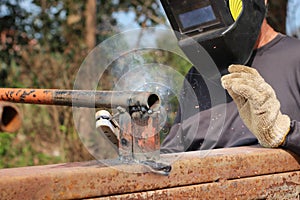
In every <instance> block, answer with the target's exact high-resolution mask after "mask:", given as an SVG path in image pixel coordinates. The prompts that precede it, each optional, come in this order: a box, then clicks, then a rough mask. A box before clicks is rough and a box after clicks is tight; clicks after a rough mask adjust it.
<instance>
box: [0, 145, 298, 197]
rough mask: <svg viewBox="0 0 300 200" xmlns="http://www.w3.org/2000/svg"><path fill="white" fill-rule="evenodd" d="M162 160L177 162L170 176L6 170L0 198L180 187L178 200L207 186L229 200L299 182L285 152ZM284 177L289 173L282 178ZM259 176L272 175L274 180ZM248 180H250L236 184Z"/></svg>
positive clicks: (118, 169)
mask: <svg viewBox="0 0 300 200" xmlns="http://www.w3.org/2000/svg"><path fill="white" fill-rule="evenodd" d="M161 157H162V160H168V159H177V160H176V161H174V163H173V164H172V171H171V173H170V175H169V176H160V175H157V174H152V173H129V172H124V171H130V170H131V171H142V170H143V166H141V165H135V164H134V165H121V164H116V165H115V166H114V167H106V166H103V165H101V164H99V163H95V162H85V163H70V164H59V165H48V166H35V167H24V168H15V169H2V170H0V199H20V198H21V199H80V198H93V197H107V196H113V195H118V194H120V195H121V194H129V193H139V192H143V191H154V192H156V191H158V192H159V190H161V191H165V190H166V189H173V190H176V188H178V191H177V194H176V193H174V197H175V196H176V195H180V193H182V195H185V194H184V192H183V191H184V190H181V189H180V188H181V187H187V189H189V187H190V191H193V188H195V187H196V186H197V185H203V184H204V185H207V186H205V187H204V186H203V187H202V186H201V187H199V189H197V190H200V191H202V189H203V188H204V189H203V191H204V192H207V193H210V195H211V194H213V195H217V194H218V192H220V194H222V191H221V190H223V189H224V191H228V192H229V194H228V195H229V196H230V192H231V194H234V193H237V194H243V193H245V192H247V191H250V190H251V189H252V190H253V188H258V190H257V191H260V190H263V189H264V188H266V190H268V191H270V192H271V191H272V190H276V188H277V189H286V190H291V191H292V189H291V187H294V186H295V185H298V183H299V170H300V164H299V158H298V157H296V156H295V155H293V154H291V153H289V152H286V151H284V150H282V149H266V148H254V147H239V148H228V149H217V150H212V151H201V152H200V151H197V152H188V153H182V154H169V155H161ZM284 172H289V173H287V175H285V176H284V175H281V174H278V173H284ZM271 174H275V175H271ZM277 175H278V176H277ZM259 176H261V177H268V176H271V177H272V176H274V179H272V178H269V179H264V178H260V177H259ZM256 177H257V179H256ZM280 177H281V178H282V179H280ZM245 178H247V180H248V179H249V180H251V181H250V182H249V183H248V182H244V181H242V182H238V180H242V179H243V180H244V179H245ZM227 180H229V181H227ZM265 180H266V181H265ZM268 180H269V181H268ZM272 180H273V182H272ZM234 181H236V182H234ZM243 184H245V185H244V186H243ZM247 184H249V186H247ZM268 184H269V185H268ZM272 185H273V186H274V187H273V186H272ZM276 185H277V186H276ZM242 186H243V187H242ZM271 186H272V187H271ZM275 186H276V187H275ZM288 186H291V187H288ZM227 187H228V190H226V188H227ZM196 188H197V187H196ZM238 188H241V189H238ZM247 188H248V189H247ZM261 188H262V189H261ZM195 190H196V189H195ZM197 190H196V191H197ZM296 190H297V191H298V186H297V187H296ZM251 193H252V192H251ZM254 193H255V190H253V194H254ZM161 195H164V194H161ZM186 195H187V193H186ZM207 195H208V194H207ZM161 197H163V196H161ZM183 197H184V196H183ZM250 197H251V196H250ZM167 198H168V196H167ZM155 199H156V198H155ZM158 199H159V198H158Z"/></svg>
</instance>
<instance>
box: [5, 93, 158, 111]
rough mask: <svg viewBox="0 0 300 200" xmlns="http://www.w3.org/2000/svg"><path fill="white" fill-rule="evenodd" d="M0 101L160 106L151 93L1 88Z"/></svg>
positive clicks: (79, 105)
mask: <svg viewBox="0 0 300 200" xmlns="http://www.w3.org/2000/svg"><path fill="white" fill-rule="evenodd" d="M0 100H2V101H9V102H14V103H30V104H46V105H64V106H78V107H92V108H103V107H105V108H111V107H117V106H123V107H126V108H127V107H128V106H135V105H140V106H146V107H148V108H150V107H151V106H153V105H154V104H159V101H160V99H159V96H158V95H157V94H154V93H150V92H131V91H93V90H57V89H24V88H0Z"/></svg>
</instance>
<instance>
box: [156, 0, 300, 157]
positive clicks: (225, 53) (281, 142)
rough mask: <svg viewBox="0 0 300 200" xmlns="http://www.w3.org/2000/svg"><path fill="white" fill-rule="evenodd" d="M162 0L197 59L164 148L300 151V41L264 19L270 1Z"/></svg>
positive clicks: (184, 46) (191, 55)
mask: <svg viewBox="0 0 300 200" xmlns="http://www.w3.org/2000/svg"><path fill="white" fill-rule="evenodd" d="M161 2H162V5H163V8H164V10H165V11H166V14H167V17H168V20H169V21H170V24H171V26H172V28H173V30H174V33H175V35H176V37H177V39H178V44H179V46H180V47H181V49H182V50H183V52H184V53H185V54H186V56H187V57H188V58H189V60H190V61H191V62H192V63H193V65H194V66H193V67H192V68H191V69H190V71H189V72H188V74H187V75H186V81H185V82H184V84H183V89H182V94H181V97H180V108H179V110H178V113H177V116H176V119H175V123H174V125H173V126H172V128H171V131H170V133H169V134H168V135H167V137H166V138H165V140H164V141H163V143H162V146H161V152H162V153H170V152H183V151H193V150H202V149H213V148H225V147H237V146H250V145H258V146H262V147H267V148H284V149H288V150H291V151H293V152H295V153H297V154H299V155H300V54H299V52H300V41H299V40H298V39H295V38H292V37H289V36H286V35H283V34H281V33H279V32H276V31H275V30H274V29H273V28H272V27H271V26H270V25H269V24H268V22H267V19H266V15H267V8H268V0H224V1H220V0H189V1H185V0H184V1H182V0H161ZM214 66H216V67H214ZM210 84H211V85H213V86H210ZM220 88H222V89H223V90H224V88H225V90H224V91H226V92H225V95H223V97H222V95H220V96H219V97H217V98H215V96H214V95H212V94H219V93H220V94H221V93H222V92H214V90H215V89H216V90H219V91H222V90H220ZM193 94H194V95H195V96H196V97H197V102H195V103H194V104H193V103H191V101H190V97H191V96H192V95H193ZM214 133H218V134H214Z"/></svg>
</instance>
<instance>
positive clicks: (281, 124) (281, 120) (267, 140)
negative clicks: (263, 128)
mask: <svg viewBox="0 0 300 200" xmlns="http://www.w3.org/2000/svg"><path fill="white" fill-rule="evenodd" d="M290 124H291V120H290V118H289V116H287V115H282V114H280V115H278V117H277V119H276V121H275V123H274V125H273V127H272V128H271V129H270V130H269V133H268V134H267V135H268V136H269V137H263V138H258V140H259V143H260V144H261V145H262V146H263V147H268V148H275V147H279V146H280V145H282V144H283V143H284V141H285V138H286V136H287V135H288V133H289V131H290Z"/></svg>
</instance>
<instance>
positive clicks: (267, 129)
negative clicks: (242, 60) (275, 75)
mask: <svg viewBox="0 0 300 200" xmlns="http://www.w3.org/2000/svg"><path fill="white" fill-rule="evenodd" d="M228 70H229V72H230V74H228V75H225V76H223V77H222V78H221V81H222V85H223V87H224V88H225V89H226V90H227V91H228V93H229V94H230V96H231V97H232V99H233V100H234V102H235V103H236V105H237V108H238V111H239V114H240V117H241V118H242V120H243V122H244V123H245V125H246V126H247V127H248V129H249V130H250V131H251V132H252V133H253V134H254V135H255V136H256V137H257V139H258V141H259V143H260V144H261V145H262V146H264V147H278V146H280V145H281V144H282V143H283V142H284V140H285V138H286V135H287V134H288V132H289V130H290V118H289V116H287V115H283V114H282V113H281V112H280V102H279V101H278V100H277V97H276V94H275V92H274V90H273V88H272V87H271V86H270V85H269V84H267V83H266V82H265V80H264V79H263V78H262V77H261V76H260V74H259V73H258V72H257V71H256V70H255V69H254V68H250V67H246V66H243V65H231V66H230V67H229V68H228Z"/></svg>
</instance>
